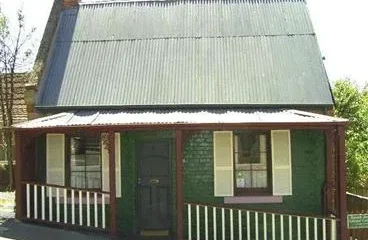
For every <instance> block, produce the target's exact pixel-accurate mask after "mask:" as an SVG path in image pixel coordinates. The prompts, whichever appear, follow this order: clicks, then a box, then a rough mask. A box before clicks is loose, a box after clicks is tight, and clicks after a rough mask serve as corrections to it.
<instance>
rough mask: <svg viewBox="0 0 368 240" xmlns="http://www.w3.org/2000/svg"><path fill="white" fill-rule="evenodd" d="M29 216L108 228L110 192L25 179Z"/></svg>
mask: <svg viewBox="0 0 368 240" xmlns="http://www.w3.org/2000/svg"><path fill="white" fill-rule="evenodd" d="M23 186H24V187H25V196H26V218H27V219H31V220H37V221H47V222H52V223H58V224H68V225H77V226H86V227H95V228H100V229H107V223H106V216H107V207H106V205H107V204H108V199H109V194H108V193H107V192H98V191H89V190H85V189H76V188H66V187H63V186H57V185H49V184H37V183H29V182H24V183H23Z"/></svg>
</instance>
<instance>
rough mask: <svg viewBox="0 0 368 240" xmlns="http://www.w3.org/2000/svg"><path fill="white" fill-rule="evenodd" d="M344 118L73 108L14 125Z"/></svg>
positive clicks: (331, 120)
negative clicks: (71, 110)
mask: <svg viewBox="0 0 368 240" xmlns="http://www.w3.org/2000/svg"><path fill="white" fill-rule="evenodd" d="M346 122H347V120H346V119H342V118H336V117H330V116H326V115H321V114H316V113H310V112H305V111H299V110H291V109H288V110H212V111H211V110H188V111H185V110H182V111H180V110H172V111H169V110H163V111H159V110H156V111H153V110H152V111H119V110H115V111H107V110H106V111H86V110H83V111H74V112H63V113H59V114H55V115H52V116H47V117H43V118H38V119H34V120H30V121H27V122H23V123H20V124H15V125H14V127H15V128H16V129H38V128H62V127H77V126H80V127H82V126H136V125H152V126H153V125H163V126H165V125H173V124H175V125H198V124H199V125H200V124H262V123H264V124H267V123H268V124H278V123H280V124H288V123H290V124H292V123H305V124H311V123H312V124H313V123H315V124H316V125H318V124H326V123H327V124H328V123H331V124H338V123H346Z"/></svg>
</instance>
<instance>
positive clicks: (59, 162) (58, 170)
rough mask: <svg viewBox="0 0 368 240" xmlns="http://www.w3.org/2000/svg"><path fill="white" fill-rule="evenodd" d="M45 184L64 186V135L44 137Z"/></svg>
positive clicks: (49, 134)
mask: <svg viewBox="0 0 368 240" xmlns="http://www.w3.org/2000/svg"><path fill="white" fill-rule="evenodd" d="M46 169H47V170H46V182H47V183H48V184H54V185H60V186H64V185H65V136H64V134H51V133H48V134H47V135H46Z"/></svg>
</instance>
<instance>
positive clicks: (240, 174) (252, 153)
mask: <svg viewBox="0 0 368 240" xmlns="http://www.w3.org/2000/svg"><path fill="white" fill-rule="evenodd" d="M233 136H234V140H233V142H234V144H233V148H234V175H235V176H234V186H235V191H234V193H235V195H249V194H252V193H265V194H267V193H271V161H270V160H271V159H270V147H269V146H270V137H269V136H270V134H269V133H268V132H262V131H238V132H234V135H233Z"/></svg>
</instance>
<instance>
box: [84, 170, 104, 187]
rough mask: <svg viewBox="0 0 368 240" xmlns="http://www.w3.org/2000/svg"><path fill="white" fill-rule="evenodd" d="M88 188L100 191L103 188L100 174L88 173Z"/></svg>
mask: <svg viewBox="0 0 368 240" xmlns="http://www.w3.org/2000/svg"><path fill="white" fill-rule="evenodd" d="M86 183H87V188H93V189H100V188H101V174H100V172H87V180H86Z"/></svg>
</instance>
